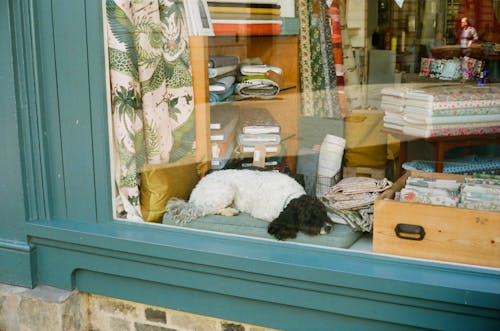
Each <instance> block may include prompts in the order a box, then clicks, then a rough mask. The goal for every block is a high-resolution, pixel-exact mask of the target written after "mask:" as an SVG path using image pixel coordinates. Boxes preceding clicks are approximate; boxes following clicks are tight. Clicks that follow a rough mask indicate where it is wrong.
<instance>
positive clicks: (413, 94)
mask: <svg viewBox="0 0 500 331" xmlns="http://www.w3.org/2000/svg"><path fill="white" fill-rule="evenodd" d="M404 97H405V102H404V127H403V130H402V131H403V133H405V134H408V135H413V136H418V137H424V138H428V137H439V136H458V135H470V134H492V133H499V132H500V85H499V84H489V85H486V86H481V87H479V86H476V85H473V84H452V85H439V86H428V87H421V88H419V89H418V90H417V89H414V90H408V91H406V92H405V96H404Z"/></svg>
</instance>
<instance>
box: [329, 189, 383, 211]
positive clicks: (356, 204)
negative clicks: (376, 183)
mask: <svg viewBox="0 0 500 331" xmlns="http://www.w3.org/2000/svg"><path fill="white" fill-rule="evenodd" d="M341 195H342V193H341ZM379 195H380V194H379V193H376V192H372V193H361V194H345V197H344V198H342V199H338V200H337V199H335V198H334V197H333V196H328V194H326V195H325V198H327V199H328V201H329V205H330V206H331V207H332V208H334V209H340V210H345V209H359V208H362V207H367V206H369V205H371V204H373V203H374V202H375V200H377V198H378V196H379Z"/></svg>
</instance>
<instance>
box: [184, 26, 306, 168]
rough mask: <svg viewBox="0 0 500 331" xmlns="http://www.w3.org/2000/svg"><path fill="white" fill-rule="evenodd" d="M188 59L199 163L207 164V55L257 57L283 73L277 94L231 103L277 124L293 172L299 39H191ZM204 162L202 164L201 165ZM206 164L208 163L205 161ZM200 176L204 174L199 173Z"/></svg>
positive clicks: (241, 37) (296, 143)
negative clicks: (268, 114) (269, 117)
mask: <svg viewBox="0 0 500 331" xmlns="http://www.w3.org/2000/svg"><path fill="white" fill-rule="evenodd" d="M190 41H191V60H192V61H193V63H192V68H193V86H194V92H195V93H194V94H195V109H196V128H197V131H196V134H197V136H196V146H197V155H198V157H199V160H203V161H204V162H205V161H210V158H211V155H210V151H211V148H210V139H209V134H210V130H209V123H210V104H209V102H208V100H209V94H208V73H207V63H208V56H209V55H235V56H239V57H240V59H246V58H257V57H258V58H260V59H261V60H262V62H263V63H265V64H269V65H274V66H277V67H280V68H281V69H282V70H283V83H282V84H281V85H280V89H281V91H280V93H279V94H278V95H277V96H276V97H274V98H272V99H257V98H255V99H246V100H241V101H234V103H235V104H237V105H238V107H239V108H240V109H243V111H244V109H245V108H252V107H253V108H255V107H262V108H267V109H268V110H269V111H270V112H271V114H272V115H273V116H274V118H275V119H276V120H277V121H278V122H279V123H280V126H281V137H282V139H285V138H287V139H286V141H285V146H286V161H287V165H288V167H289V168H290V170H291V171H292V173H295V170H296V156H297V153H298V148H299V146H298V137H297V133H298V117H299V107H300V95H299V91H300V90H299V83H300V80H299V79H300V77H299V71H298V68H299V52H298V50H299V40H298V36H223V37H191V39H190ZM205 163H206V162H205ZM208 164H209V162H208ZM203 173H204V172H203Z"/></svg>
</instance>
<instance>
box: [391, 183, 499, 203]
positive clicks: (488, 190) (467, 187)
mask: <svg viewBox="0 0 500 331" xmlns="http://www.w3.org/2000/svg"><path fill="white" fill-rule="evenodd" d="M498 195H500V177H499V176H494V175H493V176H487V175H475V176H473V177H465V178H464V181H463V182H460V181H456V180H451V179H450V180H448V179H433V178H417V177H412V176H410V177H408V178H407V180H406V184H405V187H404V188H403V189H402V190H401V192H398V194H397V196H396V198H395V199H396V200H399V201H406V202H418V203H425V204H431V205H438V206H447V207H459V208H468V209H476V210H487V211H500V202H499V200H498Z"/></svg>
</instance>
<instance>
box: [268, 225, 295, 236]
mask: <svg viewBox="0 0 500 331" xmlns="http://www.w3.org/2000/svg"><path fill="white" fill-rule="evenodd" d="M267 233H269V234H270V235H272V236H274V238H276V239H278V240H286V239H290V238H295V237H297V230H295V229H292V228H290V227H287V226H286V225H284V224H276V223H274V222H273V223H270V224H269V226H268V227H267Z"/></svg>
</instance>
